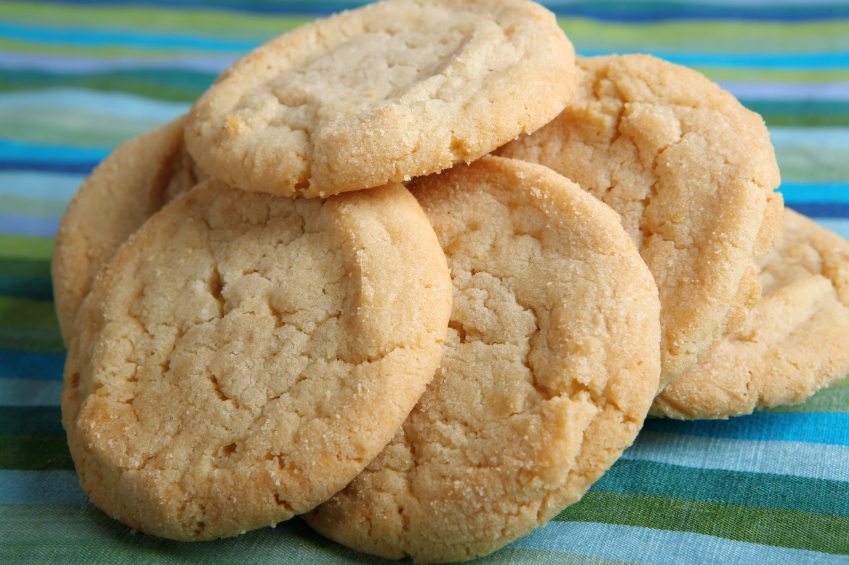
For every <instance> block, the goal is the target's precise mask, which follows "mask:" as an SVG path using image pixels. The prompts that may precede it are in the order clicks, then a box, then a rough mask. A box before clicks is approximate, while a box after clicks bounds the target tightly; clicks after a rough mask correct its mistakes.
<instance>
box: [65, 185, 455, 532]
mask: <svg viewBox="0 0 849 565" xmlns="http://www.w3.org/2000/svg"><path fill="white" fill-rule="evenodd" d="M411 257H414V258H415V261H411V260H410V258H411ZM450 309H451V282H450V277H449V274H448V269H447V265H446V262H445V256H444V255H443V253H442V251H441V249H440V247H439V243H438V241H437V239H436V236H435V235H434V233H433V229H432V228H431V227H430V224H429V223H428V221H427V218H426V217H425V215H424V213H423V212H422V210H421V207H420V206H419V205H418V203H417V202H416V200H415V198H414V197H413V196H412V195H411V194H410V193H409V192H408V191H407V190H406V189H405V188H404V187H402V186H400V185H388V186H385V187H380V188H376V189H372V190H368V191H360V192H357V193H355V194H349V195H341V196H337V197H333V198H330V199H328V200H326V201H323V200H319V199H313V200H305V199H301V198H297V199H292V198H284V197H275V196H271V195H267V194H255V193H248V192H245V191H241V190H238V189H232V188H229V187H227V186H225V185H223V183H219V182H217V181H208V182H207V183H204V184H201V185H199V186H197V187H195V188H194V189H192V190H191V191H190V192H188V193H186V194H184V195H182V196H181V197H179V198H178V199H176V200H175V201H174V202H172V203H171V204H170V205H168V206H167V207H165V208H163V209H162V210H161V211H160V212H159V213H157V214H156V215H155V216H153V217H152V218H151V220H150V221H148V222H147V223H146V224H145V225H144V226H143V227H142V228H141V229H140V230H139V231H137V232H136V233H135V234H134V235H133V236H132V237H131V238H130V239H129V240H128V241H127V243H126V244H124V245H123V246H122V247H121V249H120V250H119V251H118V253H117V254H116V256H115V259H114V260H113V262H112V263H110V264H109V266H108V267H107V268H106V269H104V270H103V271H101V274H100V275H99V276H98V278H97V279H96V281H95V283H94V285H93V288H92V291H91V293H90V295H89V297H88V298H87V299H86V300H85V302H84V303H83V306H82V308H81V310H80V314H79V316H78V320H77V321H78V333H77V335H76V336H75V338H74V339H73V340H72V342H71V347H70V350H69V357H68V361H67V364H66V367H65V387H64V391H63V396H62V414H63V424H64V426H65V429H66V430H67V432H68V442H69V445H70V447H71V453H72V455H73V457H74V462H75V464H76V467H77V471H78V473H79V475H80V482H81V484H82V486H83V489H84V490H85V491H86V493H87V494H88V495H89V497H90V498H91V499H92V501H93V502H94V503H95V504H96V505H97V506H99V507H100V508H102V509H103V510H105V511H106V512H107V513H108V514H109V515H110V516H113V517H115V518H117V519H119V520H121V521H123V522H124V523H126V524H127V525H129V526H132V527H134V528H137V529H139V530H141V531H143V532H145V533H149V534H154V535H157V536H162V537H168V538H172V539H178V540H204V539H212V538H217V537H224V536H232V535H236V534H238V533H240V532H243V531H246V530H250V529H254V528H258V527H262V526H267V525H269V524H274V523H276V522H279V521H282V520H286V519H288V518H290V517H291V516H292V515H294V514H297V513H301V512H305V511H307V510H309V509H310V508H312V507H314V506H315V505H317V504H319V503H320V502H322V501H323V500H326V499H327V498H329V497H330V496H331V495H332V494H333V493H334V492H336V491H338V490H339V489H341V488H342V487H344V486H345V484H347V483H348V482H349V481H350V480H351V479H352V478H354V476H356V474H357V473H359V472H360V471H361V470H362V468H363V467H365V465H366V464H367V463H368V462H369V461H371V459H372V458H374V457H375V456H376V455H377V453H378V452H379V451H380V450H381V449H382V448H383V447H384V445H386V443H387V442H388V441H389V440H390V439H391V437H392V435H393V434H394V433H395V431H396V430H397V429H398V427H399V426H400V425H401V423H402V422H403V421H404V419H405V418H406V416H407V414H408V413H409V411H410V410H411V409H412V408H413V406H414V405H415V403H416V402H417V401H418V398H419V397H420V395H421V394H422V392H423V391H424V389H425V386H426V384H427V383H428V382H429V381H430V380H431V379H432V377H433V374H434V371H435V370H436V368H437V366H438V364H439V360H440V358H441V356H442V342H443V340H444V339H445V334H446V330H447V323H448V316H449V313H450Z"/></svg>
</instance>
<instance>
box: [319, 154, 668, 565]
mask: <svg viewBox="0 0 849 565" xmlns="http://www.w3.org/2000/svg"><path fill="white" fill-rule="evenodd" d="M410 188H411V190H412V192H413V193H414V194H415V195H416V197H417V198H418V199H419V202H420V203H421V204H422V207H423V208H424V209H425V212H426V213H427V215H428V218H429V219H430V220H431V222H432V224H433V226H434V229H435V231H436V233H437V237H438V238H439V242H440V243H441V244H442V248H443V250H444V251H445V253H446V255H447V256H448V263H449V267H450V269H451V274H452V278H453V284H454V308H453V311H452V313H451V321H450V323H449V326H450V330H449V332H448V339H447V341H446V346H445V356H444V358H443V360H442V365H441V366H440V369H439V370H438V371H437V374H436V377H434V380H433V382H432V383H431V384H430V385H429V386H428V388H427V391H426V392H425V394H424V395H423V396H422V398H421V400H420V401H419V403H418V404H417V405H416V407H415V408H414V409H413V411H412V412H411V414H410V416H409V417H408V418H407V420H406V422H404V425H403V427H402V428H401V430H400V431H399V432H398V433H397V434H396V435H395V437H394V438H393V440H392V442H391V443H390V444H389V445H388V446H387V447H386V448H385V449H384V450H383V451H382V452H381V454H380V455H379V456H378V457H377V459H375V460H374V461H373V462H372V463H371V464H370V465H369V466H368V467H367V468H366V470H365V471H363V473H361V474H360V475H359V476H358V477H357V478H356V479H355V480H354V481H353V482H352V483H351V484H350V485H348V486H347V487H346V488H345V489H344V490H343V491H341V492H339V493H338V494H336V495H335V496H334V497H333V498H332V499H330V500H329V501H328V502H326V503H324V504H323V505H321V506H319V507H318V508H316V509H315V510H314V511H313V512H311V513H308V514H305V515H304V518H305V519H306V521H307V522H308V523H309V524H310V525H311V526H312V527H313V528H315V529H316V530H317V531H318V532H320V533H322V534H324V535H325V536H327V537H329V538H331V539H334V540H336V541H339V542H341V543H343V544H345V545H347V546H349V547H352V548H354V549H357V550H360V551H365V552H368V553H374V554H377V555H380V556H383V557H388V558H391V559H399V558H401V557H404V556H407V555H409V556H411V557H412V558H413V560H414V562H416V563H432V562H443V561H455V560H464V559H470V558H473V557H476V556H480V555H484V554H486V553H489V552H491V551H494V550H496V549H498V548H499V547H501V546H503V545H505V544H507V543H509V542H510V541H512V540H514V539H516V538H518V537H520V536H523V535H525V534H527V533H528V532H529V531H530V530H531V529H533V528H536V527H539V526H541V525H543V524H545V523H546V522H547V521H548V520H550V519H551V518H552V517H554V516H555V515H556V514H557V513H558V512H560V510H561V509H562V508H563V507H564V506H566V505H568V504H571V503H573V502H576V501H577V500H579V499H580V498H581V496H582V495H583V493H584V492H585V491H586V490H587V489H588V488H589V486H590V485H591V484H592V483H593V482H594V481H595V480H596V479H597V478H598V477H599V476H601V474H602V473H603V472H604V471H605V470H606V469H607V468H608V467H609V466H610V465H611V464H613V462H614V461H615V460H616V459H617V458H618V457H619V455H620V454H621V453H622V451H623V450H624V449H625V448H626V447H628V446H629V445H630V444H631V443H632V442H633V440H634V438H635V437H636V435H637V432H638V431H639V429H640V428H641V426H642V423H643V419H644V417H645V415H646V412H647V411H648V408H649V405H650V404H651V400H652V398H653V397H654V394H655V391H656V389H657V380H658V374H659V372H660V348H659V343H660V325H659V310H660V305H659V301H658V298H657V289H656V286H655V284H654V281H653V280H652V277H651V274H650V273H649V272H648V269H647V268H646V266H645V264H644V263H643V261H642V260H641V259H640V256H639V254H638V253H637V250H636V248H635V247H634V244H633V243H632V242H631V241H630V239H629V238H628V236H627V234H626V233H625V232H624V230H623V229H622V227H621V225H620V224H619V221H618V218H617V216H616V214H615V213H614V212H613V211H612V210H610V209H609V208H608V207H606V206H604V205H603V204H601V203H600V202H598V201H597V200H596V199H594V198H592V197H590V196H589V195H588V194H586V193H585V192H583V191H582V190H581V189H580V188H579V187H577V186H576V185H575V184H573V183H572V182H571V181H569V180H567V179H565V178H563V177H561V176H560V175H557V174H556V173H554V172H553V171H551V170H549V169H546V168H545V167H541V166H539V165H533V164H530V163H523V162H520V161H513V160H509V159H500V158H496V157H487V158H484V159H481V160H479V161H476V162H475V163H472V164H471V165H469V166H465V165H458V166H455V167H454V168H453V169H450V170H449V171H445V172H443V173H442V174H440V175H434V176H429V177H425V178H422V179H419V180H416V181H413V182H412V183H411V184H410ZM623 281H627V284H623Z"/></svg>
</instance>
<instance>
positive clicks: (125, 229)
mask: <svg viewBox="0 0 849 565" xmlns="http://www.w3.org/2000/svg"><path fill="white" fill-rule="evenodd" d="M184 125H185V116H182V117H180V118H178V119H176V120H174V121H173V122H171V123H169V124H167V125H165V126H162V127H161V128H157V129H155V130H152V131H149V132H147V133H144V134H142V135H140V136H138V137H136V138H133V139H131V140H129V141H127V142H126V143H124V144H123V145H121V146H120V147H118V148H117V149H115V151H113V152H112V153H111V154H110V155H109V156H108V157H107V158H106V160H104V161H103V162H102V163H101V164H100V165H99V166H98V167H97V168H96V169H95V170H94V172H92V173H91V175H90V176H89V177H88V179H86V181H85V182H84V183H83V185H82V186H81V187H80V189H79V190H78V191H77V193H76V194H75V195H74V199H73V200H72V201H71V203H70V205H69V206H68V209H67V210H66V211H65V214H64V215H63V216H62V221H61V222H60V224H59V229H58V231H57V232H56V241H55V247H54V252H53V265H52V271H53V297H54V300H55V302H56V314H57V317H58V319H59V327H60V329H61V330H62V338H63V339H64V341H65V345H68V344H69V343H70V342H71V337H72V336H73V333H74V332H73V326H74V317H75V316H76V315H77V310H79V308H80V304H82V302H83V300H84V299H85V297H86V295H87V294H88V291H89V289H90V288H91V283H92V281H93V280H94V277H95V275H97V272H98V271H99V270H100V269H101V267H103V266H104V265H106V264H107V263H108V262H109V260H110V259H112V256H113V255H114V254H115V251H116V250H117V249H118V247H119V246H120V245H121V244H122V243H124V241H126V240H127V238H128V237H130V234H132V233H133V232H134V231H136V230H137V229H138V228H139V227H140V226H141V225H142V224H143V223H144V222H145V220H147V219H148V218H149V217H150V216H151V215H153V214H154V212H156V211H157V210H159V209H160V208H162V206H164V205H165V203H167V202H168V201H170V200H171V199H173V198H174V197H175V196H176V195H178V194H180V193H182V192H185V191H186V190H188V189H190V188H191V187H193V186H194V185H195V184H197V183H198V182H200V181H202V180H205V179H206V178H207V175H206V173H204V172H203V171H202V170H201V169H200V168H199V167H198V166H197V164H196V163H195V162H194V160H193V159H192V157H191V155H189V153H188V151H186V146H185V144H184V143H183V127H184Z"/></svg>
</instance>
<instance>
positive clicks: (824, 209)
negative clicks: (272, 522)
mask: <svg viewBox="0 0 849 565" xmlns="http://www.w3.org/2000/svg"><path fill="white" fill-rule="evenodd" d="M787 207H788V208H792V209H793V210H795V211H797V212H799V213H800V214H804V215H805V216H808V217H809V218H849V204H840V203H836V202H835V203H832V202H806V203H804V204H797V203H795V202H788V203H787Z"/></svg>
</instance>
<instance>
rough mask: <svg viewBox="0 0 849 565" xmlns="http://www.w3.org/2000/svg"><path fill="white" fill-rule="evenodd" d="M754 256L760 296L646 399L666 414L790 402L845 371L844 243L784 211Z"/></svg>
mask: <svg viewBox="0 0 849 565" xmlns="http://www.w3.org/2000/svg"><path fill="white" fill-rule="evenodd" d="M782 236H783V237H782V241H781V242H780V243H779V244H778V245H776V246H775V248H773V249H772V250H771V251H770V253H769V254H768V255H767V256H766V257H764V258H763V259H761V261H760V273H759V275H760V281H761V287H762V288H763V297H762V298H761V299H760V300H759V301H758V302H757V303H756V304H755V306H754V307H753V308H752V311H751V312H750V314H749V319H748V320H747V321H746V325H745V326H744V327H743V329H742V330H740V331H739V332H737V333H735V334H733V335H731V336H729V337H727V338H726V339H725V340H723V341H722V342H720V344H719V345H718V346H716V347H715V348H714V349H713V350H712V351H711V352H710V354H709V355H708V356H707V357H706V358H705V359H703V360H701V361H700V362H699V363H697V364H696V365H695V366H694V367H692V368H690V369H689V370H688V371H687V372H685V373H684V374H683V375H682V376H681V378H680V379H678V380H677V381H676V382H674V383H673V384H671V385H670V386H668V387H667V388H666V390H664V391H663V392H662V393H661V394H660V395H659V396H658V397H657V398H656V399H655V401H654V404H653V406H652V412H654V413H655V414H657V415H663V416H670V417H674V418H727V417H728V416H740V415H743V414H751V413H752V411H753V410H754V409H755V408H757V407H759V406H768V407H774V406H778V405H782V404H797V403H800V402H802V401H804V400H805V399H807V398H808V397H810V396H811V395H813V394H814V393H815V392H817V391H818V390H819V389H821V388H823V387H825V386H828V385H831V384H833V383H834V382H836V381H839V380H842V379H843V378H844V377H845V376H846V373H847V372H849V242H848V241H846V240H845V239H843V238H841V237H840V236H838V235H836V234H834V233H832V232H829V231H828V230H826V229H825V228H822V227H820V226H818V225H817V224H815V223H814V222H812V221H811V220H809V219H807V218H805V217H804V216H802V215H800V214H797V213H796V212H793V211H792V210H786V211H785V215H784V232H783V234H782Z"/></svg>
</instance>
